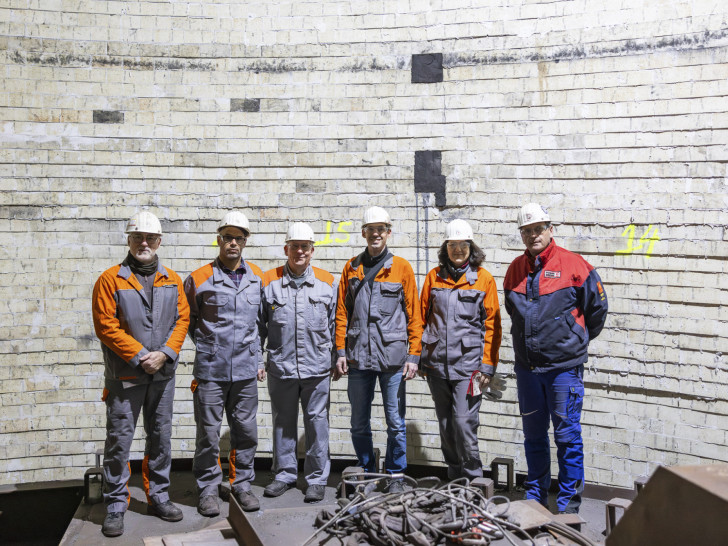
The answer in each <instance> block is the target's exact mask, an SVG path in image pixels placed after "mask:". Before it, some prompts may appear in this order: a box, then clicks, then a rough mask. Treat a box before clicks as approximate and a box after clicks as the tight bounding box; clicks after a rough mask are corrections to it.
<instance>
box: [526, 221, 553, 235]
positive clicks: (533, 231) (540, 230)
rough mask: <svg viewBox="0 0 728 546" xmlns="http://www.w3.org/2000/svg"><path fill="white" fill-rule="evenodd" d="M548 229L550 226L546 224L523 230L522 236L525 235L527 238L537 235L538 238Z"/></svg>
mask: <svg viewBox="0 0 728 546" xmlns="http://www.w3.org/2000/svg"><path fill="white" fill-rule="evenodd" d="M548 228H549V226H548V225H546V224H541V225H540V226H535V227H532V228H521V235H525V236H526V237H531V236H532V235H535V236H536V237H538V236H539V235H541V234H542V233H543V232H544V231H546V230H547V229H548Z"/></svg>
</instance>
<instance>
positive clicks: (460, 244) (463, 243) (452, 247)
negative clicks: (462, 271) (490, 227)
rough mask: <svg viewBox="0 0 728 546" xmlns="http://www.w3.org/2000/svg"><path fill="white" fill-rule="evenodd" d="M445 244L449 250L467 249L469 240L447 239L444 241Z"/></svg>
mask: <svg viewBox="0 0 728 546" xmlns="http://www.w3.org/2000/svg"><path fill="white" fill-rule="evenodd" d="M445 246H447V248H448V249H449V250H456V249H457V250H467V249H469V248H470V241H460V242H457V243H456V242H455V241H448V242H447V243H445Z"/></svg>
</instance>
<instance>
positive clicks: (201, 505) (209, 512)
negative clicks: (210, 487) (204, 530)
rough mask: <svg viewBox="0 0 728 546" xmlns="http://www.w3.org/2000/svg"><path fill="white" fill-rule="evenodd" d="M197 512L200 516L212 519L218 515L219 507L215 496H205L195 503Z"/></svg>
mask: <svg viewBox="0 0 728 546" xmlns="http://www.w3.org/2000/svg"><path fill="white" fill-rule="evenodd" d="M197 511H198V512H199V513H200V515H201V516H205V517H208V518H214V517H215V516H219V515H220V506H219V505H218V504H217V495H205V496H204V497H200V500H198V501H197Z"/></svg>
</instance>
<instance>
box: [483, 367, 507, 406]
mask: <svg viewBox="0 0 728 546" xmlns="http://www.w3.org/2000/svg"><path fill="white" fill-rule="evenodd" d="M504 390H506V380H505V378H504V377H503V376H502V375H499V374H497V373H496V374H494V375H493V377H491V378H490V383H488V386H487V387H485V389H483V396H484V397H485V398H487V399H488V400H494V401H495V400H500V399H501V398H503V391H504Z"/></svg>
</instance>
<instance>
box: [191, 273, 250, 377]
mask: <svg viewBox="0 0 728 546" xmlns="http://www.w3.org/2000/svg"><path fill="white" fill-rule="evenodd" d="M242 267H243V268H244V270H245V275H244V276H243V278H242V279H241V280H240V286H238V287H237V288H236V287H235V283H234V282H233V280H232V279H231V278H230V277H229V276H228V275H227V273H225V272H224V271H223V270H222V268H221V266H220V262H219V259H216V260H215V261H214V262H212V263H209V264H207V265H205V266H203V267H201V268H200V269H198V270H196V271H194V272H192V274H190V276H189V277H187V279H186V280H185V294H187V301H188V302H189V304H190V330H189V334H190V337H191V338H192V341H194V342H195V345H196V347H197V351H196V353H195V366H194V370H193V374H194V377H195V379H202V380H205V381H242V380H246V379H251V378H253V377H255V376H256V375H257V374H258V370H259V369H261V368H262V367H263V357H262V351H261V344H260V337H259V327H258V325H259V321H260V297H261V289H262V277H263V273H262V271H261V270H260V268H259V267H258V266H256V265H255V264H252V263H250V262H246V261H245V260H243V262H242Z"/></svg>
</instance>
